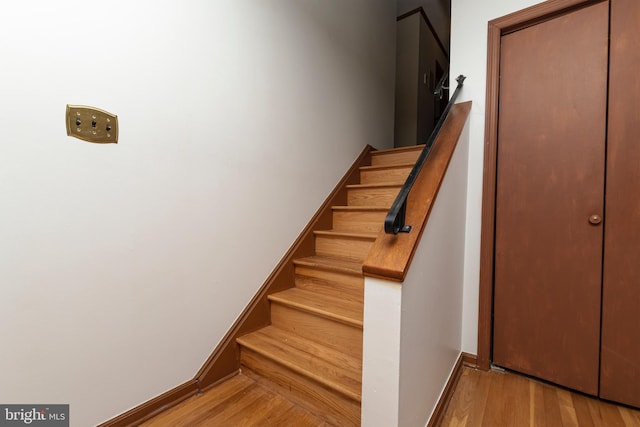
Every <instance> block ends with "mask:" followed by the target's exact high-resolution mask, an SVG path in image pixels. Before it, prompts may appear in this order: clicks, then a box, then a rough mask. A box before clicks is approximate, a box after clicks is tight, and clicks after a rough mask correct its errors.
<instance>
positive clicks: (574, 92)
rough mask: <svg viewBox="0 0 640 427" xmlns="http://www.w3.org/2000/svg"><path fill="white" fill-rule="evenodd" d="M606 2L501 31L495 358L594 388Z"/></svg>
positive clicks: (499, 362) (551, 378)
mask: <svg viewBox="0 0 640 427" xmlns="http://www.w3.org/2000/svg"><path fill="white" fill-rule="evenodd" d="M608 20H609V17H608V3H598V4H595V5H592V6H589V7H586V8H583V9H580V10H577V11H573V12H571V13H569V14H566V15H562V16H558V17H555V18H553V19H551V20H548V21H545V22H542V23H539V24H537V25H534V26H531V27H528V28H525V29H522V30H519V31H516V32H513V33H511V34H507V35H504V36H503V37H502V46H501V63H500V74H501V82H500V100H499V102H500V112H499V125H498V165H497V188H496V236H495V290H494V329H493V331H494V337H493V361H494V363H495V364H497V365H500V366H504V367H507V368H510V369H514V370H517V371H520V372H524V373H527V374H530V375H534V376H536V377H539V378H543V379H546V380H549V381H552V382H554V383H557V384H561V385H564V386H567V387H570V388H573V389H576V390H580V391H583V392H586V393H589V394H594V395H595V394H597V393H598V371H599V366H598V365H599V354H600V308H601V279H602V275H601V272H602V245H603V226H602V224H596V225H593V224H591V223H590V222H589V218H590V217H591V216H592V215H598V216H599V217H602V216H603V214H604V212H603V210H604V173H605V138H606V135H605V129H606V105H607V72H608V71H607V68H608V67H607V60H608V29H609V28H608Z"/></svg>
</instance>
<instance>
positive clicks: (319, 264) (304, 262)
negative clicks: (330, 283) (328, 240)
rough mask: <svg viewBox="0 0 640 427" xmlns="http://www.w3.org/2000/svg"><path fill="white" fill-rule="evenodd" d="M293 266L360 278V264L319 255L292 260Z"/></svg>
mask: <svg viewBox="0 0 640 427" xmlns="http://www.w3.org/2000/svg"><path fill="white" fill-rule="evenodd" d="M293 264H294V265H295V266H300V267H307V268H315V269H320V270H325V271H332V272H336V273H342V274H350V275H352V276H361V277H362V262H358V261H353V260H350V259H339V258H331V257H325V256H320V255H312V256H308V257H304V258H296V259H294V260H293Z"/></svg>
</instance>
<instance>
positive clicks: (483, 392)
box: [465, 370, 491, 427]
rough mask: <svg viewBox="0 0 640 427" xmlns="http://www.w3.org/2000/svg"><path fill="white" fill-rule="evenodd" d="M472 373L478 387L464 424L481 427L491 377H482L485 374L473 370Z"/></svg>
mask: <svg viewBox="0 0 640 427" xmlns="http://www.w3.org/2000/svg"><path fill="white" fill-rule="evenodd" d="M474 373H475V375H477V378H478V385H477V388H476V390H477V392H476V395H475V396H474V402H473V406H472V407H471V412H470V413H469V418H467V423H466V424H465V425H467V426H469V427H471V426H479V425H481V423H482V420H483V418H484V414H485V410H486V407H487V400H488V399H489V387H490V386H491V375H483V374H486V373H485V372H480V371H478V370H474Z"/></svg>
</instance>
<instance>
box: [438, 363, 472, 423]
mask: <svg viewBox="0 0 640 427" xmlns="http://www.w3.org/2000/svg"><path fill="white" fill-rule="evenodd" d="M478 378H479V377H478V375H477V374H475V371H473V370H471V369H465V370H464V371H462V375H461V376H460V380H459V381H458V386H457V387H456V390H455V392H454V394H453V396H452V397H451V401H450V402H449V406H451V407H452V408H453V410H452V411H447V412H446V415H445V416H444V417H443V419H442V425H443V426H448V427H464V426H466V423H467V419H468V417H469V412H470V409H471V407H472V406H473V404H474V402H475V400H474V395H475V393H476V389H477V387H478Z"/></svg>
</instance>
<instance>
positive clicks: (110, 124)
mask: <svg viewBox="0 0 640 427" xmlns="http://www.w3.org/2000/svg"><path fill="white" fill-rule="evenodd" d="M67 135H69V136H73V137H76V138H79V139H82V140H84V141H89V142H95V143H98V144H109V143H112V144H116V143H117V142H118V116H116V115H114V114H111V113H108V112H106V111H104V110H101V109H99V108H94V107H87V106H85V105H69V104H67Z"/></svg>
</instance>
